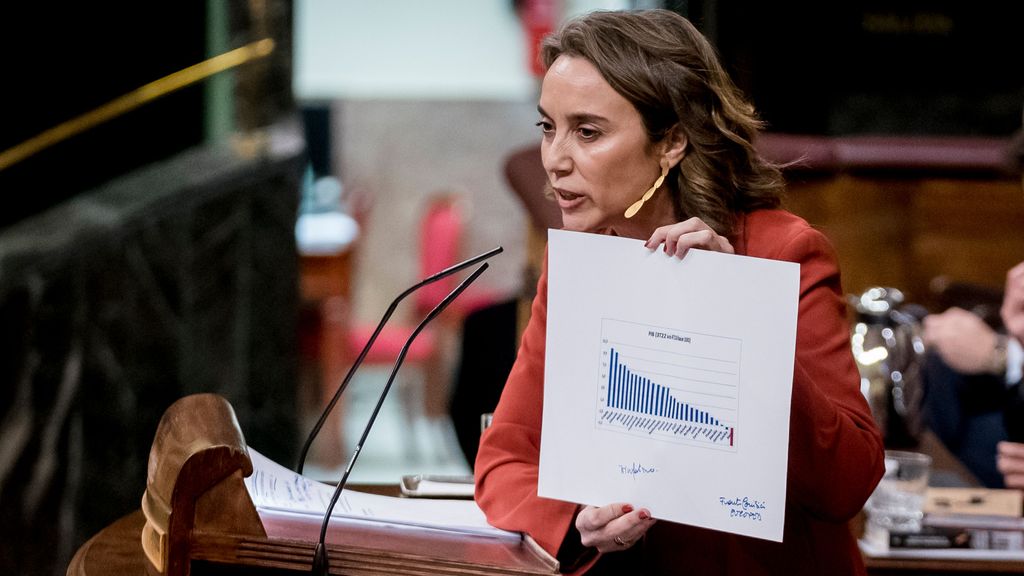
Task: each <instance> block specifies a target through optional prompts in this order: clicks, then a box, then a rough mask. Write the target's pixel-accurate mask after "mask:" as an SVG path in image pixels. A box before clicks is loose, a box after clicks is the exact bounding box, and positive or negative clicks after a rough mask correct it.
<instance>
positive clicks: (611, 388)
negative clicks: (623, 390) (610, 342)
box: [608, 348, 615, 407]
mask: <svg viewBox="0 0 1024 576" xmlns="http://www.w3.org/2000/svg"><path fill="white" fill-rule="evenodd" d="M611 355H612V357H611V360H610V361H609V362H608V406H609V407H614V406H615V349H614V348H612V352H611Z"/></svg>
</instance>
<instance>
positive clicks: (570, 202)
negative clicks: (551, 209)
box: [554, 188, 585, 210]
mask: <svg viewBox="0 0 1024 576" xmlns="http://www.w3.org/2000/svg"><path fill="white" fill-rule="evenodd" d="M554 190H555V196H557V197H558V206H559V207H560V208H562V209H563V210H565V209H567V208H573V207H575V206H576V205H578V204H580V203H582V202H583V199H584V198H585V196H583V194H576V193H575V192H569V191H568V190H562V189H560V188H555V189H554Z"/></svg>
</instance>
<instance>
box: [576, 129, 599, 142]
mask: <svg viewBox="0 0 1024 576" xmlns="http://www.w3.org/2000/svg"><path fill="white" fill-rule="evenodd" d="M577 133H579V135H580V138H581V139H582V140H593V139H595V138H597V137H598V135H599V132H598V131H597V130H594V129H593V128H579V129H578V130H577Z"/></svg>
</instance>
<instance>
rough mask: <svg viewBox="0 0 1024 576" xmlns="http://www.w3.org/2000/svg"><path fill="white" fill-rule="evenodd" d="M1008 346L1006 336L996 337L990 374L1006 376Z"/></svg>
mask: <svg viewBox="0 0 1024 576" xmlns="http://www.w3.org/2000/svg"><path fill="white" fill-rule="evenodd" d="M1006 345H1007V338H1006V335H1005V334H998V335H996V345H995V347H994V348H993V349H992V357H991V359H990V363H989V366H988V371H989V373H991V374H995V375H997V376H999V375H1002V374H1006Z"/></svg>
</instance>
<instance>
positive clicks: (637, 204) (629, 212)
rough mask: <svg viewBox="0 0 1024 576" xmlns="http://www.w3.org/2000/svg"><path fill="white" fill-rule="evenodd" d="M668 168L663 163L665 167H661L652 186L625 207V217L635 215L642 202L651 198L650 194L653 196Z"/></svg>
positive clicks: (663, 179)
mask: <svg viewBox="0 0 1024 576" xmlns="http://www.w3.org/2000/svg"><path fill="white" fill-rule="evenodd" d="M668 170H669V168H668V165H665V167H663V168H662V169H661V176H658V179H657V180H655V181H654V186H651V187H650V189H649V190H647V192H644V195H643V196H641V197H640V199H639V200H637V201H636V202H634V203H633V205H632V206H630V207H629V208H626V213H625V214H624V216H625V217H626V218H632V217H633V216H635V215H636V213H637V212H639V211H640V208H641V207H642V206H643V205H644V202H647V201H648V200H650V199H651V196H654V191H655V190H657V189H658V188H659V187H661V183H662V182H664V181H665V176H667V175H668Z"/></svg>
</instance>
